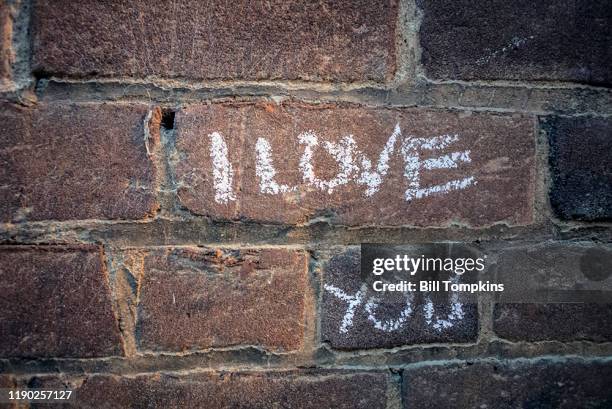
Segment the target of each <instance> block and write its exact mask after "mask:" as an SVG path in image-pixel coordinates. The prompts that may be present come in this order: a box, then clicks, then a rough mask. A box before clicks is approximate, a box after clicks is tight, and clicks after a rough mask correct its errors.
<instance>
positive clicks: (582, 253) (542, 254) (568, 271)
mask: <svg viewBox="0 0 612 409" xmlns="http://www.w3.org/2000/svg"><path fill="white" fill-rule="evenodd" d="M611 265H612V247H610V246H603V245H599V246H595V245H592V244H590V243H572V244H571V245H569V244H567V243H550V244H547V243H544V244H538V245H530V246H525V247H515V248H512V247H506V248H505V249H503V250H502V253H501V254H500V255H499V256H498V259H497V262H496V263H495V266H494V270H495V272H494V274H496V276H495V281H496V282H503V283H504V284H505V287H506V288H505V294H506V295H505V296H507V297H511V299H510V301H525V302H526V301H530V299H529V298H526V297H527V296H528V294H531V295H533V296H534V298H536V299H538V300H539V301H540V302H542V303H512V302H511V303H499V304H496V305H495V310H494V324H493V325H494V330H495V332H496V334H497V335H498V336H500V337H502V338H506V339H510V340H513V341H520V340H525V341H543V340H559V341H575V340H589V341H596V342H604V341H611V340H612V271H611V270H610V266H611ZM538 289H548V290H549V291H547V292H545V293H542V295H540V296H537V295H536V294H535V291H536V290H538ZM585 292H588V293H585ZM581 293H583V294H587V295H581ZM595 297H597V298H598V300H597V301H599V302H600V303H589V302H588V301H593V302H594V301H596V300H595ZM521 298H525V299H524V300H521ZM547 300H550V301H551V302H550V303H544V302H546V301H547ZM555 300H556V301H557V302H558V301H567V302H568V301H582V302H583V303H576V304H574V303H554V301H555ZM585 301H586V303H584V302H585ZM606 301H607V302H606Z"/></svg>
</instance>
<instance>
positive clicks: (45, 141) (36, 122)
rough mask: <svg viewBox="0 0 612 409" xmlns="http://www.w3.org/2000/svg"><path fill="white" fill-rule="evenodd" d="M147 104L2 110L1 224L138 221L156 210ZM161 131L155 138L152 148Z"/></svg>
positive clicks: (55, 106)
mask: <svg viewBox="0 0 612 409" xmlns="http://www.w3.org/2000/svg"><path fill="white" fill-rule="evenodd" d="M146 115H147V107H146V106H144V105H109V104H66V105H64V104H58V105H56V104H50V105H41V106H40V107H39V108H35V109H27V108H20V107H15V106H11V105H8V104H4V105H2V106H1V108H0V121H1V122H2V129H1V130H0V164H1V165H2V166H1V167H0V192H2V193H1V195H2V198H3V200H2V201H0V219H1V220H2V221H4V222H9V221H23V220H70V219H96V218H98V219H140V218H144V217H146V216H147V215H149V214H151V213H152V212H153V211H154V210H155V209H156V208H157V204H156V200H155V185H156V172H155V168H154V167H153V165H152V162H151V160H150V159H149V158H148V157H147V152H146V150H145V143H144V130H143V122H144V119H145V117H146ZM157 137H158V133H157V134H155V133H152V134H151V138H152V140H151V141H150V142H149V144H150V146H151V147H152V146H154V144H155V139H156V138H157Z"/></svg>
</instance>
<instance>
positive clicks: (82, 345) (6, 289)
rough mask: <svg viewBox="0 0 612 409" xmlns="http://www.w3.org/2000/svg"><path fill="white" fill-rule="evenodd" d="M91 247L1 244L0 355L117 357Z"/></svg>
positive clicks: (97, 254) (99, 260) (103, 281)
mask: <svg viewBox="0 0 612 409" xmlns="http://www.w3.org/2000/svg"><path fill="white" fill-rule="evenodd" d="M101 251H102V250H101V249H100V248H99V247H96V246H1V247H0V287H1V288H2V293H3V294H2V297H0V339H2V342H1V343H0V356H2V357H79V358H89V357H104V356H112V355H121V354H122V347H121V340H120V335H119V329H118V326H117V322H116V320H115V316H114V315H113V311H112V300H111V295H110V290H109V284H108V277H107V276H108V273H107V272H106V270H105V267H104V260H103V256H102V253H101Z"/></svg>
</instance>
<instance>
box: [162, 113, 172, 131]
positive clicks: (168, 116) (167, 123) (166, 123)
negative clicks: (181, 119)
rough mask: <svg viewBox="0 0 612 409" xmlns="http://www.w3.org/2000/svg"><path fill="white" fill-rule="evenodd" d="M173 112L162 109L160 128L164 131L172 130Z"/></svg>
mask: <svg viewBox="0 0 612 409" xmlns="http://www.w3.org/2000/svg"><path fill="white" fill-rule="evenodd" d="M174 115H175V112H174V111H173V110H171V109H162V119H161V126H163V127H164V128H165V129H174Z"/></svg>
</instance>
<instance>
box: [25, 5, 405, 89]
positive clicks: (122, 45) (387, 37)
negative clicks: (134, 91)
mask: <svg viewBox="0 0 612 409" xmlns="http://www.w3.org/2000/svg"><path fill="white" fill-rule="evenodd" d="M396 20H397V2H396V1H395V0H390V1H387V0H377V1H359V2H357V3H356V2H355V1H348V0H343V1H325V2H324V3H323V4H319V3H311V2H307V1H289V2H287V1H272V2H250V1H248V0H241V1H234V2H231V3H227V2H225V1H212V2H211V1H209V2H206V3H202V2H198V1H194V0H191V1H189V0H188V1H183V2H181V4H177V5H176V6H175V7H158V6H157V5H156V4H153V3H150V2H146V1H143V0H139V1H134V2H131V3H130V4H129V5H126V4H119V3H113V2H110V3H109V2H100V1H96V0H88V1H81V2H61V3H58V2H57V1H40V2H37V4H36V7H35V9H34V25H33V36H34V40H33V49H34V51H33V53H34V55H33V68H34V69H35V70H37V71H40V72H44V73H52V74H56V75H70V76H85V75H99V76H117V75H120V76H134V77H146V76H160V77H182V78H190V79H208V80H215V79H233V80H236V79H242V80H262V79H284V80H307V81H320V80H334V81H366V80H374V81H383V80H384V79H385V78H387V77H390V76H391V75H392V74H393V73H394V71H395V51H394V50H395V27H396ZM160 22H163V24H160Z"/></svg>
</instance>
